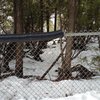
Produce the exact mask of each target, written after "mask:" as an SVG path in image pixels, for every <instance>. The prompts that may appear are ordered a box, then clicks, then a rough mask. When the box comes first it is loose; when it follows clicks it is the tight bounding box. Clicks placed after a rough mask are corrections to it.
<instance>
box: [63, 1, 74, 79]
mask: <svg viewBox="0 0 100 100" xmlns="http://www.w3.org/2000/svg"><path fill="white" fill-rule="evenodd" d="M75 11H76V0H68V15H69V25H68V32H69V33H73V32H74V31H75V15H76V14H75ZM66 43H67V47H66V51H65V60H64V62H63V65H62V69H63V76H64V75H66V76H64V77H63V78H64V79H69V78H71V72H70V68H71V56H72V47H73V37H67V39H66Z"/></svg>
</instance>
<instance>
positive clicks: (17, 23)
mask: <svg viewBox="0 0 100 100" xmlns="http://www.w3.org/2000/svg"><path fill="white" fill-rule="evenodd" d="M22 7H23V0H14V31H15V34H22V33H23V18H22V16H23V14H22V13H23V10H22ZM15 74H16V76H18V77H23V43H19V42H17V43H16V68H15Z"/></svg>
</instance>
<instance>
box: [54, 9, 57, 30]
mask: <svg viewBox="0 0 100 100" xmlns="http://www.w3.org/2000/svg"><path fill="white" fill-rule="evenodd" d="M56 30H57V8H55V19H54V31H56Z"/></svg>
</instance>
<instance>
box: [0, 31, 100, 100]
mask: <svg viewBox="0 0 100 100" xmlns="http://www.w3.org/2000/svg"><path fill="white" fill-rule="evenodd" d="M83 34H85V33H83ZM99 39H100V35H99V34H96V35H94V34H92V35H89V33H88V35H86V36H85V35H77V36H76V35H74V34H73V35H72V36H68V35H66V37H65V38H62V39H54V40H48V41H30V40H29V41H27V42H25V41H23V42H1V43H0V78H1V79H0V81H1V82H0V98H4V100H19V99H23V100H33V98H34V99H36V100H41V99H42V98H47V97H50V98H56V97H66V96H69V95H74V94H76V93H83V92H86V91H92V90H96V91H99V90H100V78H99V75H100V41H99ZM69 40H70V41H69ZM16 76H18V77H21V78H18V77H16Z"/></svg>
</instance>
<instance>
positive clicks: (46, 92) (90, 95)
mask: <svg viewBox="0 0 100 100" xmlns="http://www.w3.org/2000/svg"><path fill="white" fill-rule="evenodd" d="M51 44H52V43H49V47H48V49H44V53H43V54H42V55H41V58H42V59H43V60H44V61H43V62H37V61H35V60H34V59H30V58H26V57H25V58H24V75H34V76H42V75H43V73H44V72H45V71H46V70H47V69H48V68H49V66H50V65H51V64H52V62H53V61H54V60H55V59H56V58H57V56H58V55H59V53H60V45H59V44H57V45H51ZM97 46H98V45H97V44H90V45H89V46H88V50H86V51H83V52H82V53H81V54H80V55H79V56H78V57H77V58H76V59H74V60H73V61H72V66H73V65H76V64H82V65H84V66H85V67H86V68H88V69H89V70H91V66H92V67H93V66H94V65H91V61H92V60H91V59H92V57H94V56H96V55H100V51H99V50H98V49H95V48H97ZM91 47H93V48H91ZM94 49H95V50H94ZM84 58H85V60H84ZM60 65H61V59H60V60H59V61H58V62H57V63H56V64H55V66H54V67H53V68H52V70H51V71H50V72H49V74H47V76H46V79H48V80H41V81H38V80H36V79H35V77H32V78H28V79H19V78H17V77H15V76H12V77H8V78H6V79H4V80H1V81H0V100H100V77H99V76H96V77H93V78H92V79H89V80H83V79H80V80H62V81H60V82H53V81H50V79H56V78H57V72H55V70H56V69H57V68H58V67H60ZM10 66H11V69H14V66H15V61H11V62H10ZM81 93H82V94H81ZM73 95H74V96H73ZM50 98H51V99H50ZM55 98H56V99H55ZM57 98H58V99H57Z"/></svg>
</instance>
